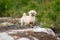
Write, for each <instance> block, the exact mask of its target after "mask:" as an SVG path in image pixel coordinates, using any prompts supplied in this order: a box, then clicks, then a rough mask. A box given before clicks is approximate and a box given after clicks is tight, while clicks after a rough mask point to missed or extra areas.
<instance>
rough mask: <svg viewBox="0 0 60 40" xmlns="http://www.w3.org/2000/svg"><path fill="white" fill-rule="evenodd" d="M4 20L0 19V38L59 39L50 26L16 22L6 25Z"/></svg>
mask: <svg viewBox="0 0 60 40" xmlns="http://www.w3.org/2000/svg"><path fill="white" fill-rule="evenodd" d="M4 21H7V20H4ZM4 21H3V20H2V21H0V23H2V25H3V26H2V25H1V26H0V40H60V39H59V37H58V36H56V34H55V33H54V32H53V30H52V29H50V28H41V27H40V26H20V25H16V24H15V25H14V24H13V25H7V26H6V25H5V24H6V23H7V22H5V23H3V22H4ZM8 24H10V23H8Z"/></svg>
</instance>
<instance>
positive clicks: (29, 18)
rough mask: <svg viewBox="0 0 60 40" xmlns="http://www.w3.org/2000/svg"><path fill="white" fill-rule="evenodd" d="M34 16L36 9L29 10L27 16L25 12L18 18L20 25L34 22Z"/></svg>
mask: <svg viewBox="0 0 60 40" xmlns="http://www.w3.org/2000/svg"><path fill="white" fill-rule="evenodd" d="M35 16H36V11H35V10H31V11H29V16H27V15H26V14H25V13H24V14H23V16H22V17H21V19H20V23H21V25H29V24H34V23H35V20H36V19H35Z"/></svg>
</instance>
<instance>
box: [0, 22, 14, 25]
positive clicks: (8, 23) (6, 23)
mask: <svg viewBox="0 0 60 40" xmlns="http://www.w3.org/2000/svg"><path fill="white" fill-rule="evenodd" d="M1 25H2V26H10V25H13V23H10V22H3V23H1Z"/></svg>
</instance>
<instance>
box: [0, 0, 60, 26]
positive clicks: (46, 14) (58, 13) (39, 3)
mask: <svg viewBox="0 0 60 40" xmlns="http://www.w3.org/2000/svg"><path fill="white" fill-rule="evenodd" d="M30 10H36V11H37V15H36V22H37V24H38V23H40V22H45V23H47V24H45V27H50V25H51V24H54V25H55V26H60V0H0V17H6V16H7V17H9V16H11V17H21V16H22V14H23V13H27V15H28V12H29V11H30Z"/></svg>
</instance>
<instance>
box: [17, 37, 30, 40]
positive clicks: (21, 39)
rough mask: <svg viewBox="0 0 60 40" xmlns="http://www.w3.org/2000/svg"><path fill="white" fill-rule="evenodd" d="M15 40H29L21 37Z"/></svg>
mask: <svg viewBox="0 0 60 40" xmlns="http://www.w3.org/2000/svg"><path fill="white" fill-rule="evenodd" d="M17 40H30V39H29V38H25V37H22V38H19V39H17Z"/></svg>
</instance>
